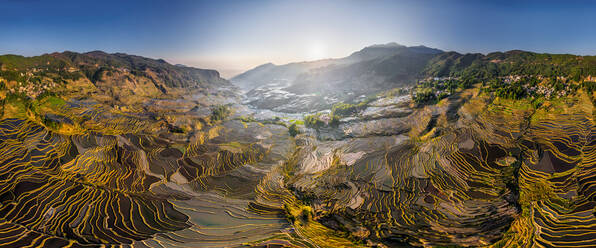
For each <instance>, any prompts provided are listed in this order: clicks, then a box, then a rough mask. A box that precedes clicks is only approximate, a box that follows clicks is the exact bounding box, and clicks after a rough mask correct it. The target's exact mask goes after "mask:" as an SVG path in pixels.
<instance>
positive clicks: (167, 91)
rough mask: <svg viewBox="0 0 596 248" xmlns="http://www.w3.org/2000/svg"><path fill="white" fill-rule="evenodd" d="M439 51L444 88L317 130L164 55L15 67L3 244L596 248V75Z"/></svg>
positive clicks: (377, 97)
mask: <svg viewBox="0 0 596 248" xmlns="http://www.w3.org/2000/svg"><path fill="white" fill-rule="evenodd" d="M439 56H447V57H448V59H440V60H439V61H441V63H442V62H445V61H451V62H446V63H445V65H448V66H445V67H441V68H442V69H441V68H439V67H428V68H427V69H428V70H429V72H428V73H429V74H428V75H433V76H436V78H435V77H433V78H430V79H428V78H425V79H420V80H417V81H418V82H412V83H413V84H415V85H414V86H412V87H404V88H397V89H393V90H389V91H383V92H381V93H378V94H370V95H369V96H367V97H366V98H363V99H360V100H358V101H356V102H353V103H341V104H335V105H334V106H333V107H332V108H331V109H328V110H327V111H321V112H316V113H305V114H304V116H303V115H302V114H300V115H290V114H285V113H280V112H272V111H270V110H263V109H258V108H254V106H248V105H244V104H242V103H241V96H239V95H238V92H237V91H236V89H235V88H234V87H233V86H231V85H230V84H229V83H228V82H227V81H225V80H223V79H221V78H219V76H217V74H214V73H213V72H205V71H202V70H199V69H192V68H186V67H184V68H182V69H180V68H178V67H174V66H171V65H169V64H164V63H165V62H162V61H158V60H149V59H145V58H140V57H127V56H125V55H118V54H116V55H106V54H103V53H91V54H70V53H64V54H54V55H47V56H43V57H42V58H28V59H27V58H18V59H17V60H11V61H12V62H10V63H7V62H3V67H2V68H3V69H2V71H1V72H2V74H1V77H2V81H3V83H4V84H3V85H4V86H3V87H2V88H0V96H1V97H2V99H3V101H2V119H1V120H0V175H1V180H0V213H1V214H0V228H1V229H2V231H1V232H0V246H2V247H592V246H594V245H596V236H595V235H596V214H595V209H596V198H595V195H596V193H595V192H596V191H595V190H596V181H595V180H594V179H595V175H596V171H595V170H596V169H595V168H596V140H595V137H596V136H595V133H594V132H595V131H596V125H595V120H594V83H593V82H592V77H591V76H589V75H585V74H586V73H589V70H583V69H582V70H581V71H580V72H578V74H577V75H578V77H577V78H573V77H571V76H569V75H567V76H565V75H554V76H553V75H542V74H543V73H544V71H542V69H540V70H538V69H537V71H535V72H532V73H529V72H527V71H526V72H527V73H528V74H527V75H526V74H523V75H518V74H513V72H516V73H518V72H521V71H524V70H521V69H519V68H518V67H515V66H513V67H510V66H509V65H505V64H503V62H499V61H493V62H491V61H492V60H493V59H492V58H493V57H494V56H497V55H490V56H487V57H483V58H477V60H476V62H475V63H471V64H468V63H467V62H465V61H467V59H465V58H464V57H465V56H464V57H460V56H459V55H453V54H449V55H439ZM462 56H463V55H462ZM515 56H518V55H515ZM515 56H514V57H510V58H509V60H512V61H513V60H515V61H518V60H517V59H518V58H525V59H527V57H524V56H522V55H520V57H515ZM555 57H556V56H555ZM487 58H491V60H488V59H487ZM540 58H542V57H540ZM557 58H558V57H557ZM3 59H6V57H4V58H3ZM29 59H30V60H29ZM91 60H92V61H94V62H92V63H91V62H89V61H91ZM40 61H41V62H40ZM57 61H58V62H57ZM139 61H141V62H139ZM48 62H49V63H48ZM435 62H437V61H435ZM559 62H560V61H558V62H557V63H555V64H557V65H562V64H561V63H559ZM487 63H495V64H496V65H493V66H496V69H495V70H492V69H490V70H487V67H486V66H481V65H486V64H487ZM515 63H517V62H513V63H511V64H515ZM544 63H550V62H544ZM573 63H575V64H573ZM573 63H571V62H570V63H567V64H565V65H566V66H567V67H561V68H558V70H556V71H557V73H568V72H570V71H571V70H573V71H575V69H573V68H580V67H581V68H583V67H584V66H587V65H589V63H588V62H585V63H584V62H577V63H576V62H573ZM95 64H97V65H95ZM92 65H93V66H92ZM436 65H439V64H438V62H437V64H436ZM520 65H524V64H523V63H521V62H520ZM88 66H92V67H94V68H96V69H97V68H101V69H97V71H100V72H97V71H96V73H93V74H94V75H95V74H97V73H99V74H97V75H100V76H98V77H95V79H94V76H93V75H91V74H86V70H88ZM553 66H554V64H553ZM70 67H72V68H71V69H68V68H70ZM588 67H589V66H588ZM588 67H586V68H588ZM51 68H53V69H51ZM131 68H136V69H131ZM139 68H144V69H143V70H142V73H140V72H138V70H140V69H139ZM437 68H438V69H437ZM540 68H542V67H540ZM544 68H546V67H544ZM565 68H567V69H565ZM569 68H571V69H569ZM435 69H437V70H435ZM44 70H47V71H48V72H47V73H42V72H43V71H44ZM134 70H137V72H134ZM69 71H71V72H69ZM445 71H446V72H445ZM486 71H492V72H494V74H490V75H489V74H486ZM13 72H14V73H13ZM203 72H205V73H207V74H209V75H211V76H209V75H205V74H202V73H203ZM21 73H23V76H20V75H21ZM68 73H72V74H73V75H75V74H76V75H79V78H71V77H69V76H66V75H70V74H68ZM196 73H198V74H196ZM434 74H436V75H434ZM10 75H12V76H14V78H12V79H10V80H9V79H7V78H9V77H12V76H10ZM193 75H194V76H193ZM472 75H476V77H474V78H472V79H473V80H472V79H470V77H472ZM196 80H198V81H196ZM40 82H41V83H40ZM197 82H198V83H197ZM45 86H47V87H45ZM555 88H556V89H558V90H556V91H553V92H554V93H553V92H551V91H548V89H555ZM128 89H129V90H130V91H127V90H128ZM153 89H156V90H153ZM563 91H565V93H564V94H563V93H562V92H563ZM34 93H35V94H34Z"/></svg>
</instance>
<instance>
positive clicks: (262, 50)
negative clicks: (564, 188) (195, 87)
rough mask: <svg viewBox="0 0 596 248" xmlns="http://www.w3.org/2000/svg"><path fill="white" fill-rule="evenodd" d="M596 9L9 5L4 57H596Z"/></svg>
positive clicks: (143, 0) (229, 61)
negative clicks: (440, 53) (378, 47)
mask: <svg viewBox="0 0 596 248" xmlns="http://www.w3.org/2000/svg"><path fill="white" fill-rule="evenodd" d="M594 13H596V1H569V0H568V1H549V0H542V1H522V0H517V1H507V0H501V1H474V0H460V1H455V0H454V1H447V0H418V1H410V0H404V1H399V0H395V1H383V0H379V1H372V0H371V1H366V0H343V1H340V0H329V1H324V0H319V1H312V0H300V1H288V0H278V1H270V0H250V1H232V0H213V1H200V0H196V1H193V0H187V1H185V0H163V1H158V0H138V1H135V0H128V1H123V0H119V1H115V0H103V1H87V0H76V1H75V0H70V1H59V0H51V1H50V0H48V1H44V0H0V23H1V25H0V27H1V28H0V54H19V55H25V56H36V55H41V54H44V53H51V52H62V51H75V52H88V51H93V50H102V51H106V52H110V53H113V52H123V53H128V54H135V55H140V56H145V57H150V58H163V59H165V60H166V61H168V62H170V63H173V64H178V63H180V64H186V65H189V66H195V67H199V68H208V69H217V70H218V71H220V73H221V74H222V75H223V76H224V77H228V78H229V77H230V76H232V75H234V74H237V73H240V72H243V71H245V70H248V69H251V68H253V67H255V66H258V65H260V64H264V63H267V62H272V63H274V64H285V63H289V62H298V61H306V60H316V59H322V58H337V57H344V56H347V55H349V54H350V53H352V52H354V51H357V50H360V49H362V48H363V47H365V46H369V45H372V44H383V43H388V42H397V43H399V44H402V45H408V46H414V45H425V46H429V47H433V48H439V49H442V50H446V51H457V52H461V53H468V52H479V53H489V52H494V51H508V50H513V49H521V50H528V51H535V52H548V53H571V54H579V55H596V18H595V17H594Z"/></svg>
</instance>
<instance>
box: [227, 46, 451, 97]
mask: <svg viewBox="0 0 596 248" xmlns="http://www.w3.org/2000/svg"><path fill="white" fill-rule="evenodd" d="M440 53H443V51H442V50H439V49H434V48H429V47H425V46H413V47H407V46H403V45H400V44H397V43H387V44H378V45H372V46H368V47H365V48H363V49H362V50H360V51H356V52H354V53H352V54H350V55H349V56H347V57H344V58H338V59H323V60H317V61H310V62H298V63H289V64H285V65H274V64H271V63H267V64H263V65H260V66H257V67H255V68H253V69H251V70H249V71H246V72H244V73H242V74H239V75H237V76H235V77H233V78H231V79H230V81H232V82H233V83H235V84H236V85H238V86H240V87H241V88H244V89H246V90H250V89H253V88H256V87H258V86H261V85H266V84H270V83H276V82H285V83H288V84H292V85H296V86H297V85H299V84H300V83H302V81H297V80H304V79H307V78H308V79H309V80H311V81H321V80H318V79H316V77H320V78H321V79H322V78H325V77H328V76H329V75H328V74H330V73H333V72H338V71H342V70H343V71H345V70H346V69H347V68H348V67H349V68H351V69H356V71H362V70H361V69H362V68H360V69H359V67H360V66H363V67H367V66H368V67H370V65H372V64H378V65H380V66H381V67H383V65H382V64H384V63H395V62H396V61H395V60H396V59H399V58H398V57H396V58H393V59H391V57H393V56H398V55H399V56H401V57H402V58H406V57H407V58H412V59H416V58H415V57H416V56H413V55H420V56H419V57H420V58H421V59H427V58H428V57H431V56H432V55H436V54H440ZM373 60H374V61H376V62H373ZM385 60H386V61H385ZM383 61H384V62H383ZM418 62H419V61H414V63H418ZM402 63H403V62H402ZM358 64H359V65H360V66H358ZM368 69H371V68H368ZM314 74H316V75H319V76H313V75H314ZM351 76H353V75H351ZM374 76H375V75H368V77H374ZM334 80H339V81H349V78H345V79H341V78H334Z"/></svg>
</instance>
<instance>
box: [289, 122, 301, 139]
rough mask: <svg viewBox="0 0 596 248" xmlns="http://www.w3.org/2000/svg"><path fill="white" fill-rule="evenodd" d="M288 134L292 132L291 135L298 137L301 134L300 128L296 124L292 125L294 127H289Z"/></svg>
mask: <svg viewBox="0 0 596 248" xmlns="http://www.w3.org/2000/svg"><path fill="white" fill-rule="evenodd" d="M288 132H290V135H291V136H292V137H296V135H297V134H299V133H300V132H299V131H298V127H297V126H296V123H292V125H290V127H288Z"/></svg>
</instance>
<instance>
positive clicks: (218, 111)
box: [211, 105, 232, 121]
mask: <svg viewBox="0 0 596 248" xmlns="http://www.w3.org/2000/svg"><path fill="white" fill-rule="evenodd" d="M231 114H232V111H231V110H230V107H228V106H226V105H217V106H215V107H213V108H212V109H211V120H212V121H221V120H225V119H226V118H228V116H230V115H231Z"/></svg>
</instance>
